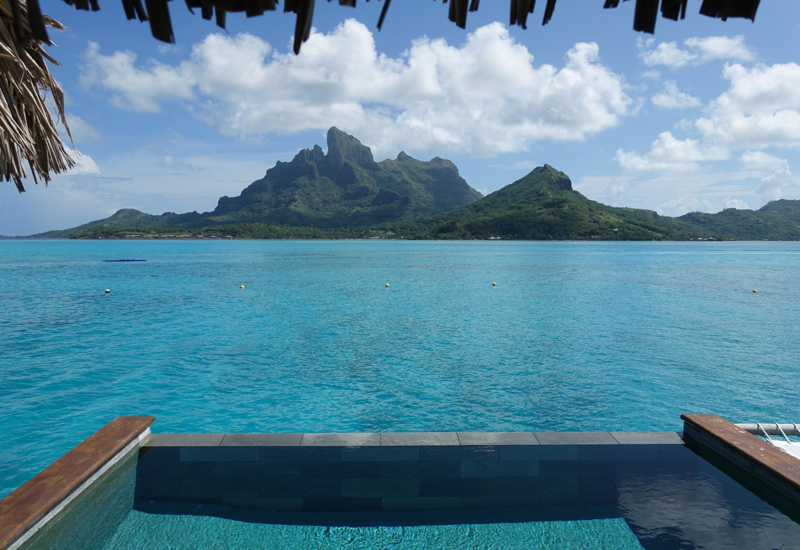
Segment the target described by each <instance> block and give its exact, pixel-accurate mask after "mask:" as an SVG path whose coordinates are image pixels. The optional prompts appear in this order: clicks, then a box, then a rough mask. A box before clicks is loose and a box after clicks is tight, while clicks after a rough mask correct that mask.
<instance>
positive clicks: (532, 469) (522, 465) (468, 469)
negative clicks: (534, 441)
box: [461, 460, 539, 477]
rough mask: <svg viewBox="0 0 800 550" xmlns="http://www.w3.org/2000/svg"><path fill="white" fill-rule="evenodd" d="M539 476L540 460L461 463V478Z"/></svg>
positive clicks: (468, 461) (467, 461)
mask: <svg viewBox="0 0 800 550" xmlns="http://www.w3.org/2000/svg"><path fill="white" fill-rule="evenodd" d="M538 475H539V461H538V460H506V461H503V460H493V461H470V460H465V461H463V462H462V463H461V477H524V476H538Z"/></svg>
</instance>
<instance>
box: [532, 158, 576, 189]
mask: <svg viewBox="0 0 800 550" xmlns="http://www.w3.org/2000/svg"><path fill="white" fill-rule="evenodd" d="M529 175H531V176H534V175H535V176H539V179H540V181H541V180H542V177H544V183H546V184H548V185H549V186H550V187H552V188H554V189H558V190H560V191H572V181H571V180H570V179H569V176H567V175H566V174H565V173H564V172H561V171H559V170H556V169H555V168H553V167H552V166H550V165H549V164H545V165H544V166H539V167H537V168H534V169H533V170H532V171H531V173H530V174H529Z"/></svg>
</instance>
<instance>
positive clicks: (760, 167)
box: [739, 151, 797, 202]
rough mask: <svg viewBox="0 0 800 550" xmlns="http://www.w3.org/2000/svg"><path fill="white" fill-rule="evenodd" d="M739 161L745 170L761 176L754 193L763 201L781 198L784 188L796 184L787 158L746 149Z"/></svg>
mask: <svg viewBox="0 0 800 550" xmlns="http://www.w3.org/2000/svg"><path fill="white" fill-rule="evenodd" d="M739 162H740V163H741V165H742V168H744V169H745V170H752V171H753V172H755V174H754V175H756V176H761V183H760V184H759V185H758V187H757V188H756V194H757V195H758V196H760V197H761V199H762V201H764V202H767V201H772V200H777V199H779V198H781V196H782V195H783V191H784V190H785V189H787V188H789V187H794V186H796V185H797V178H796V177H795V176H794V175H793V174H792V172H791V170H789V161H788V160H787V159H782V158H779V157H776V156H774V155H770V154H768V153H764V152H763V151H746V152H745V153H744V154H742V156H741V157H739Z"/></svg>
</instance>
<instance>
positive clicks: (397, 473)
mask: <svg viewBox="0 0 800 550" xmlns="http://www.w3.org/2000/svg"><path fill="white" fill-rule="evenodd" d="M460 475H461V463H460V462H459V461H456V460H449V461H445V460H435V461H430V460H429V461H422V460H419V461H399V462H381V477H388V478H408V477H414V478H420V479H422V478H448V477H460Z"/></svg>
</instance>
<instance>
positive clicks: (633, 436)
mask: <svg viewBox="0 0 800 550" xmlns="http://www.w3.org/2000/svg"><path fill="white" fill-rule="evenodd" d="M610 433H611V437H613V438H614V439H616V440H617V441H618V442H619V443H621V444H622V445H655V444H659V445H665V444H675V445H683V439H681V437H680V435H678V432H610Z"/></svg>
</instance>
